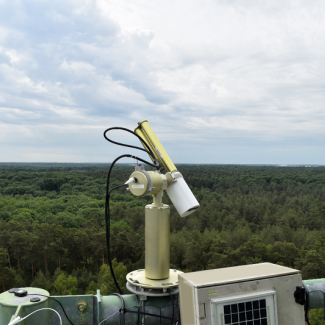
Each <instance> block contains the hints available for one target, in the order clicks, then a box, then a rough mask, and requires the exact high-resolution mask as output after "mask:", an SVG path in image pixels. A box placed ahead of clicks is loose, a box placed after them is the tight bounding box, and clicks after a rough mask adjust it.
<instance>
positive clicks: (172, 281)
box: [126, 269, 183, 289]
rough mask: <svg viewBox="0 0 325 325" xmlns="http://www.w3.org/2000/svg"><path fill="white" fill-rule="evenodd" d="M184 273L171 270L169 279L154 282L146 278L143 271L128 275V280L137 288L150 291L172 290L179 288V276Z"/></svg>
mask: <svg viewBox="0 0 325 325" xmlns="http://www.w3.org/2000/svg"><path fill="white" fill-rule="evenodd" d="M182 273H183V272H181V271H178V270H172V269H170V270H169V277H168V278H167V279H163V280H152V279H148V278H146V276H145V271H144V270H143V269H142V270H136V271H132V272H130V273H128V274H127V275H126V280H127V281H128V282H130V283H131V284H132V285H134V286H137V287H143V288H150V289H163V288H172V287H176V286H178V275H179V274H182Z"/></svg>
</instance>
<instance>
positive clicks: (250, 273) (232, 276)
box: [181, 263, 300, 287]
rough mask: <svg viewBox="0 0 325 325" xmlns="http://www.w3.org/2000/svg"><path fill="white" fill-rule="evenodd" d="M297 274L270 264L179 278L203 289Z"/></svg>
mask: <svg viewBox="0 0 325 325" xmlns="http://www.w3.org/2000/svg"><path fill="white" fill-rule="evenodd" d="M297 273H300V271H299V270H294V269H291V268H288V267H285V266H281V265H276V264H272V263H260V264H252V265H242V266H234V267H227V268H222V269H216V270H207V271H199V272H192V273H184V274H183V275H181V276H182V278H183V279H184V280H186V281H188V282H190V283H191V284H192V285H193V286H195V287H204V286H207V285H211V284H215V285H218V284H225V283H233V282H240V281H243V279H245V281H248V280H254V279H262V278H269V277H272V276H279V275H285V274H297Z"/></svg>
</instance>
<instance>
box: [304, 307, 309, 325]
mask: <svg viewBox="0 0 325 325" xmlns="http://www.w3.org/2000/svg"><path fill="white" fill-rule="evenodd" d="M305 321H306V322H307V324H308V325H310V323H309V318H308V309H306V311H305Z"/></svg>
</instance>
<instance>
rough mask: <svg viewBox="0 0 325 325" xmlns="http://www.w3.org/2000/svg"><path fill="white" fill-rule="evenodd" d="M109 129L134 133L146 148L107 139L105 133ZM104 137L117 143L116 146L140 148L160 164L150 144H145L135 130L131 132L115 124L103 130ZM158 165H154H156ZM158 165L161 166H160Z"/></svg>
mask: <svg viewBox="0 0 325 325" xmlns="http://www.w3.org/2000/svg"><path fill="white" fill-rule="evenodd" d="M111 130H122V131H126V132H129V133H131V134H133V135H135V136H136V137H137V138H138V139H139V140H140V141H141V143H142V144H143V145H144V146H145V147H147V149H148V150H146V149H143V148H141V147H137V146H132V145H129V144H124V143H120V142H116V141H113V140H111V139H109V138H108V137H107V136H106V133H107V132H108V131H111ZM104 138H105V139H106V140H107V141H109V142H111V143H114V144H117V145H118V146H123V147H128V148H133V149H138V150H142V151H144V152H146V153H147V154H148V155H150V156H151V157H152V159H153V161H154V162H155V163H156V164H158V165H160V162H159V160H158V159H157V157H156V156H155V155H154V153H153V152H152V150H151V148H150V146H149V145H148V144H147V142H145V141H144V140H143V139H142V138H141V137H140V136H139V135H137V134H136V133H135V132H133V131H132V130H129V129H126V128H122V127H117V126H115V127H112V128H108V129H107V130H105V131H104ZM158 165H157V166H155V167H158ZM160 167H161V166H160Z"/></svg>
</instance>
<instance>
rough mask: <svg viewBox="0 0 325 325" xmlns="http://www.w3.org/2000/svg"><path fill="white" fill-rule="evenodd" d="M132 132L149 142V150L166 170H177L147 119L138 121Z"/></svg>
mask: <svg viewBox="0 0 325 325" xmlns="http://www.w3.org/2000/svg"><path fill="white" fill-rule="evenodd" d="M134 132H135V133H136V134H138V135H139V136H140V137H141V138H143V139H144V141H146V142H147V143H148V144H149V146H150V148H151V150H152V151H153V152H154V154H155V156H156V157H157V158H158V160H159V161H160V162H161V164H162V165H163V166H164V169H165V170H166V171H167V172H175V171H177V168H176V166H175V165H174V163H173V162H172V160H171V159H170V157H169V156H168V154H167V152H166V150H165V149H164V147H163V146H162V144H161V143H160V141H159V140H158V138H157V136H156V135H155V133H154V132H153V130H152V129H151V127H150V125H149V123H148V121H146V120H144V121H142V122H141V123H139V125H138V127H137V128H136V129H135V130H134Z"/></svg>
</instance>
